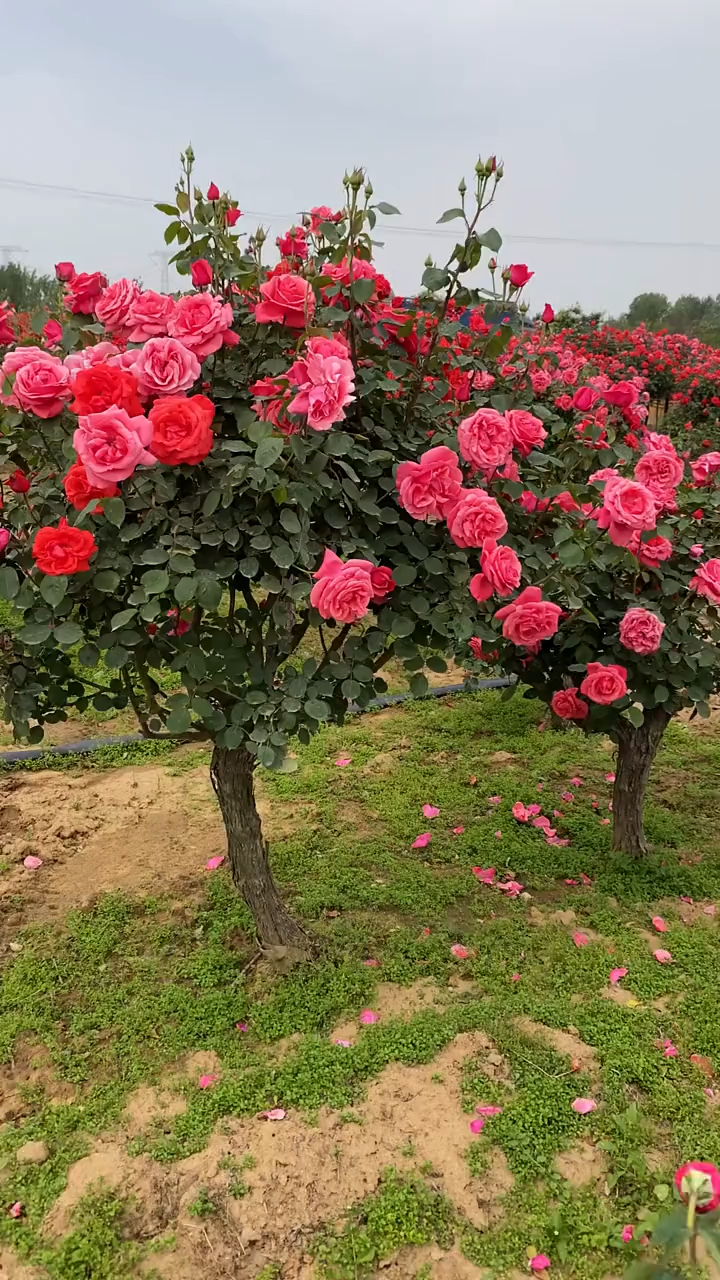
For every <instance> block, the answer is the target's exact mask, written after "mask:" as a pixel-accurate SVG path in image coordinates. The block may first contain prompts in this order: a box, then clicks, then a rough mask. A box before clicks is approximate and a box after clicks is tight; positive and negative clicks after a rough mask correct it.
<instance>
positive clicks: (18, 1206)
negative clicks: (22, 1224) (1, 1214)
mask: <svg viewBox="0 0 720 1280" xmlns="http://www.w3.org/2000/svg"><path fill="white" fill-rule="evenodd" d="M24 1208H25V1206H24V1205H23V1202H22V1200H16V1201H15V1203H14V1204H11V1205H10V1208H9V1209H8V1217H10V1218H21V1217H22V1215H23V1212H24Z"/></svg>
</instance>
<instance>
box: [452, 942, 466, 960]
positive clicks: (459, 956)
mask: <svg viewBox="0 0 720 1280" xmlns="http://www.w3.org/2000/svg"><path fill="white" fill-rule="evenodd" d="M450 954H451V955H452V956H455V959H456V960H467V958H468V956H469V955H470V952H469V951H468V949H467V947H464V946H463V945H462V943H461V942H454V943H453V945H452V946H451V948H450Z"/></svg>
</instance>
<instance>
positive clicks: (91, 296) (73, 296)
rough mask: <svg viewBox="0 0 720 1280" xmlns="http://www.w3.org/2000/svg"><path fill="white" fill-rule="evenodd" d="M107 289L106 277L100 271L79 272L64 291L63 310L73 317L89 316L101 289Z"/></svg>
mask: <svg viewBox="0 0 720 1280" xmlns="http://www.w3.org/2000/svg"><path fill="white" fill-rule="evenodd" d="M106 288H107V277H106V276H104V275H103V273H102V271H92V272H89V271H81V272H80V274H79V275H77V276H73V277H72V279H71V280H69V281H68V286H67V289H66V290H65V309H66V310H67V311H72V313H73V315H79V316H91V315H92V313H93V311H94V310H95V307H96V305H97V303H98V300H99V298H100V295H101V293H102V291H103V289H106Z"/></svg>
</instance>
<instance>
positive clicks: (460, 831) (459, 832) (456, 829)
mask: <svg viewBox="0 0 720 1280" xmlns="http://www.w3.org/2000/svg"><path fill="white" fill-rule="evenodd" d="M464 830H465V828H464V827H453V829H452V833H453V835H454V836H461V835H462V834H463V832H464Z"/></svg>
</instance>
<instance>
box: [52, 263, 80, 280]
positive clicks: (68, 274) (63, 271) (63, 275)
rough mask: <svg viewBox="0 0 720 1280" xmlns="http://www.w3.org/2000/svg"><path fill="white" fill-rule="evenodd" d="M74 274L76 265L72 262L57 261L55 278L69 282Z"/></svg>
mask: <svg viewBox="0 0 720 1280" xmlns="http://www.w3.org/2000/svg"><path fill="white" fill-rule="evenodd" d="M74 275H75V267H74V266H73V264H72V262H56V263H55V279H56V280H60V281H61V282H62V284H67V282H68V280H72V278H73V276H74Z"/></svg>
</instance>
